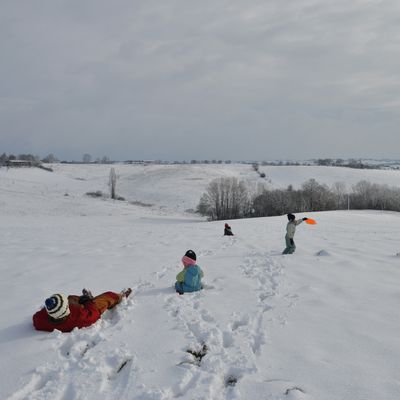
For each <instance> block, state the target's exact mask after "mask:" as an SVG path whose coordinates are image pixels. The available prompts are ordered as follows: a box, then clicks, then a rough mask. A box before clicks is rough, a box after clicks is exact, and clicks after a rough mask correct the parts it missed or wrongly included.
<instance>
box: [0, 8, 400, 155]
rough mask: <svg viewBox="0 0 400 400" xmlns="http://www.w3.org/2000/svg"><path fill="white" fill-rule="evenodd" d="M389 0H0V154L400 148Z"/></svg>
mask: <svg viewBox="0 0 400 400" xmlns="http://www.w3.org/2000/svg"><path fill="white" fill-rule="evenodd" d="M399 144H400V1H398V0H201V1H194V0H112V1H111V0H64V1H61V0H38V1H32V0H25V1H24V0H21V1H20V0H1V1H0V152H1V153H2V152H6V153H8V154H9V153H34V154H37V155H40V156H45V155H47V154H49V153H54V154H55V155H56V156H57V157H59V158H60V159H75V160H81V159H82V155H83V154H84V153H90V154H91V155H93V157H94V158H95V157H102V156H104V155H106V156H108V157H110V158H112V159H118V160H126V159H143V158H144V159H163V160H182V159H186V160H191V159H223V160H225V159H232V160H244V159H253V160H255V159H258V160H269V159H278V158H279V159H293V158H295V159H308V158H319V157H342V158H348V157H374V158H384V157H388V158H399Z"/></svg>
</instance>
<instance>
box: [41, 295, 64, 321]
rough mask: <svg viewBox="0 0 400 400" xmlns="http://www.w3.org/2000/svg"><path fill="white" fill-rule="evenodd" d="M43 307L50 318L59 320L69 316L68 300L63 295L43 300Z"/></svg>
mask: <svg viewBox="0 0 400 400" xmlns="http://www.w3.org/2000/svg"><path fill="white" fill-rule="evenodd" d="M44 305H45V307H46V311H47V314H49V316H50V317H51V318H54V319H60V318H64V317H67V316H68V315H69V314H70V311H69V306H68V298H67V297H66V296H64V295H63V294H60V293H57V294H53V295H52V296H51V297H49V298H48V299H46V300H45V302H44Z"/></svg>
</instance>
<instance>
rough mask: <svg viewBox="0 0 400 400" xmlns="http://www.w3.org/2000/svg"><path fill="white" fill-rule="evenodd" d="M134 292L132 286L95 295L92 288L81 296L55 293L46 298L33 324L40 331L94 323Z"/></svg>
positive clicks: (64, 330)
mask: <svg viewBox="0 0 400 400" xmlns="http://www.w3.org/2000/svg"><path fill="white" fill-rule="evenodd" d="M131 293H132V290H131V289H130V288H128V289H124V290H123V291H122V292H121V293H114V292H105V293H103V294H100V295H99V296H96V297H93V296H92V293H91V292H90V290H86V289H83V290H82V295H81V296H76V295H70V296H68V297H66V296H65V295H63V294H60V293H57V294H53V295H52V296H51V297H49V298H48V299H46V300H45V305H44V307H43V308H42V309H41V310H40V311H38V312H36V313H35V314H34V316H33V326H34V327H35V328H36V329H37V330H38V331H47V332H52V331H53V330H55V329H57V330H59V331H61V332H71V331H72V330H73V329H74V328H84V327H86V326H89V325H92V324H94V323H95V322H96V321H97V320H98V319H99V318H100V317H101V314H103V313H104V312H105V311H106V310H109V309H110V308H113V307H115V306H116V305H117V304H118V303H120V302H121V300H122V299H123V298H124V297H128V296H129V295H130V294H131Z"/></svg>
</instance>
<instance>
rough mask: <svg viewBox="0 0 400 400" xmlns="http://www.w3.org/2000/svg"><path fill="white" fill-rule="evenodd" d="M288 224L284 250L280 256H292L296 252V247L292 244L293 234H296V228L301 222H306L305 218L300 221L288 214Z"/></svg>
mask: <svg viewBox="0 0 400 400" xmlns="http://www.w3.org/2000/svg"><path fill="white" fill-rule="evenodd" d="M287 217H288V220H289V222H288V224H287V225H286V236H285V241H286V248H285V250H283V252H282V254H293V253H294V252H295V250H296V245H295V244H294V240H293V238H294V234H295V232H296V226H297V225H299V224H301V223H302V222H303V221H305V220H307V218H306V217H304V218H302V219H296V217H295V216H294V215H293V214H288V215H287Z"/></svg>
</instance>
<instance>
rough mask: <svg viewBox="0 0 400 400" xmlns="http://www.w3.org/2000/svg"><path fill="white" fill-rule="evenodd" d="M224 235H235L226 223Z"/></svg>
mask: <svg viewBox="0 0 400 400" xmlns="http://www.w3.org/2000/svg"><path fill="white" fill-rule="evenodd" d="M224 236H233V233H232V228H231V227H230V226H229V225H228V224H225V227H224Z"/></svg>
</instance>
